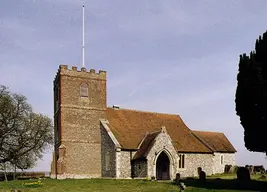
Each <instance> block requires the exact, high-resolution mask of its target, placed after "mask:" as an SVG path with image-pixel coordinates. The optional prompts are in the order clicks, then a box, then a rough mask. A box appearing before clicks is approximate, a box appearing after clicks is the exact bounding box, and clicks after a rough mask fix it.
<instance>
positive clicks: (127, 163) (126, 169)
mask: <svg viewBox="0 0 267 192" xmlns="http://www.w3.org/2000/svg"><path fill="white" fill-rule="evenodd" d="M135 153H136V152H135V151H117V152H116V159H117V165H116V168H117V174H116V175H117V178H125V179H129V178H132V177H131V176H132V169H131V160H132V158H133V156H134V154H135Z"/></svg>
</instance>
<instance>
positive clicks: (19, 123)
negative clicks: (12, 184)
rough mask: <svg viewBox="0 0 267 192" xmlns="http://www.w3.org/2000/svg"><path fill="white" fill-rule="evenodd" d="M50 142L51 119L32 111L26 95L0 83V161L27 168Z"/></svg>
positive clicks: (39, 156)
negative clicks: (12, 90) (10, 89)
mask: <svg viewBox="0 0 267 192" xmlns="http://www.w3.org/2000/svg"><path fill="white" fill-rule="evenodd" d="M52 144H53V125H52V121H51V119H50V118H48V117H46V116H44V115H42V114H37V113H34V112H33V111H32V108H31V106H30V105H29V104H28V103H27V99H26V97H25V96H23V95H20V94H15V93H10V92H9V91H8V89H7V88H6V87H5V86H0V164H5V163H10V164H12V165H14V166H16V167H17V168H19V169H27V168H30V167H32V166H33V165H34V163H35V162H36V160H37V159H39V158H41V157H42V155H43V153H44V152H45V150H46V149H47V147H48V146H51V145H52Z"/></svg>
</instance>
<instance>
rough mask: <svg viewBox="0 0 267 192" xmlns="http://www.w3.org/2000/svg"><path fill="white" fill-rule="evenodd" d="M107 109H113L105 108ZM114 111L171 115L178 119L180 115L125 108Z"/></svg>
mask: <svg viewBox="0 0 267 192" xmlns="http://www.w3.org/2000/svg"><path fill="white" fill-rule="evenodd" d="M107 108H110V109H113V107H107ZM116 110H124V111H133V112H140V113H152V114H159V115H172V116H178V117H180V115H178V114H174V113H163V112H154V111H145V110H137V109H126V108H119V109H116Z"/></svg>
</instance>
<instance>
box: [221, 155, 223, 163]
mask: <svg viewBox="0 0 267 192" xmlns="http://www.w3.org/2000/svg"><path fill="white" fill-rule="evenodd" d="M221 164H223V155H221Z"/></svg>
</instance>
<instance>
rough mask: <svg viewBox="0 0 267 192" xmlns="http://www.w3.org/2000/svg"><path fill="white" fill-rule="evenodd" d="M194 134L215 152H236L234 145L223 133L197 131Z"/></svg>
mask: <svg viewBox="0 0 267 192" xmlns="http://www.w3.org/2000/svg"><path fill="white" fill-rule="evenodd" d="M193 133H194V134H195V135H196V136H197V137H198V138H199V139H200V140H201V141H202V142H203V143H204V144H205V145H206V146H208V147H209V148H210V149H212V150H213V151H214V152H228V153H234V152H236V150H235V148H234V147H233V145H232V144H231V143H230V141H229V140H228V139H227V137H226V136H225V135H224V134H223V133H218V132H208V131H195V130H194V131H193Z"/></svg>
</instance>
